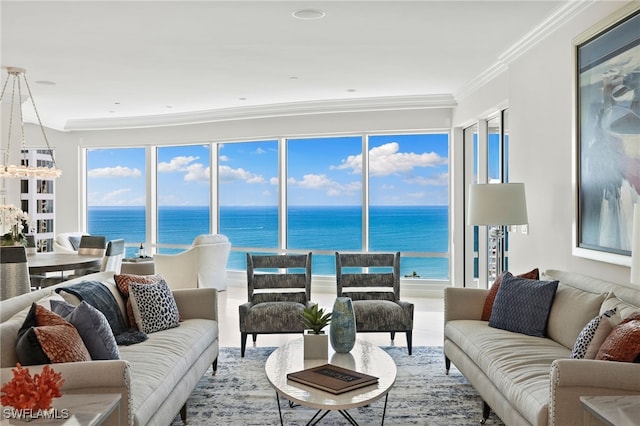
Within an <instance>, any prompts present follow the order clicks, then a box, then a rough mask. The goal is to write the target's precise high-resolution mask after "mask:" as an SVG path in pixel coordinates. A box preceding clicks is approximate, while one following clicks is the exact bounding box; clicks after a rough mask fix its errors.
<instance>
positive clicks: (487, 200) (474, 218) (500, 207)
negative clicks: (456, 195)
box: [467, 183, 529, 226]
mask: <svg viewBox="0 0 640 426" xmlns="http://www.w3.org/2000/svg"><path fill="white" fill-rule="evenodd" d="M528 222H529V220H528V218H527V200H526V198H525V193H524V183H484V184H473V185H470V186H469V205H468V215H467V224H468V225H500V226H501V225H524V224H526V223H528Z"/></svg>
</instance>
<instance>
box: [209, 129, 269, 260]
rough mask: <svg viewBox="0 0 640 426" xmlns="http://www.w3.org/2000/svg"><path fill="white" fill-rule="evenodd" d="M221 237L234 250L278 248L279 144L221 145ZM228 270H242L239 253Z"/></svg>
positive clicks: (219, 158)
mask: <svg viewBox="0 0 640 426" xmlns="http://www.w3.org/2000/svg"><path fill="white" fill-rule="evenodd" d="M218 162H219V166H218V170H219V171H218V182H219V186H218V188H219V206H220V207H219V211H220V214H219V217H220V233H222V234H224V235H226V236H227V237H228V238H229V241H231V242H232V244H233V246H234V247H244V248H246V250H251V249H253V248H266V249H268V248H272V249H273V248H277V247H278V244H279V242H278V199H279V197H278V194H279V191H278V141H276V140H270V141H259V142H240V143H228V144H220V145H219V152H218ZM228 267H229V268H232V269H245V268H246V257H245V254H244V252H242V251H233V252H231V254H230V256H229V263H228Z"/></svg>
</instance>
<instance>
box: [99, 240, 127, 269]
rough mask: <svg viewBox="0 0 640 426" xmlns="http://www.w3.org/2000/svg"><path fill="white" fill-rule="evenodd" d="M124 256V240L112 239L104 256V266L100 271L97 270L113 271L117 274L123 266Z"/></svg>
mask: <svg viewBox="0 0 640 426" xmlns="http://www.w3.org/2000/svg"><path fill="white" fill-rule="evenodd" d="M123 258H124V240H123V239H119V240H110V241H109V242H108V243H107V250H106V252H105V254H104V257H103V258H102V266H101V267H100V271H95V272H107V271H113V272H115V273H116V274H119V273H120V268H121V267H122V259H123Z"/></svg>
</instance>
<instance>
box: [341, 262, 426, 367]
mask: <svg viewBox="0 0 640 426" xmlns="http://www.w3.org/2000/svg"><path fill="white" fill-rule="evenodd" d="M336 284H337V295H338V297H350V298H351V300H352V303H353V311H354V313H355V317H356V332H357V333H371V332H390V333H391V340H392V341H393V340H394V338H395V335H396V332H404V333H405V334H406V336H407V349H408V351H409V355H411V352H412V343H411V339H412V334H413V303H410V302H406V301H402V300H401V299H400V252H397V253H338V252H336Z"/></svg>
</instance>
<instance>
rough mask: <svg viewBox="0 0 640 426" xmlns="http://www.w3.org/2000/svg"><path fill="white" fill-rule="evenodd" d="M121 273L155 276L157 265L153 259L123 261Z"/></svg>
mask: <svg viewBox="0 0 640 426" xmlns="http://www.w3.org/2000/svg"><path fill="white" fill-rule="evenodd" d="M120 273H122V274H133V275H153V274H155V264H154V263H153V257H144V258H131V259H122V266H121V267H120Z"/></svg>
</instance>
